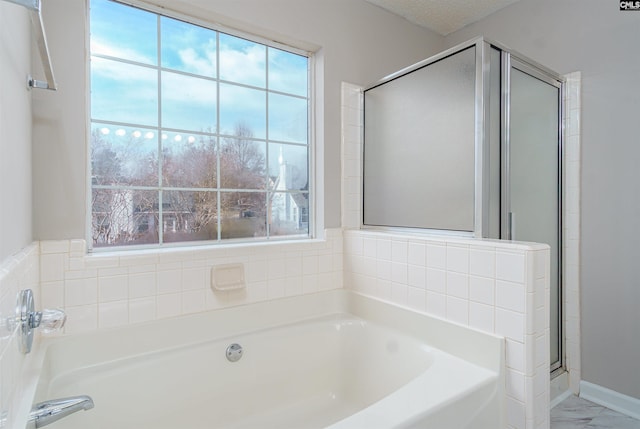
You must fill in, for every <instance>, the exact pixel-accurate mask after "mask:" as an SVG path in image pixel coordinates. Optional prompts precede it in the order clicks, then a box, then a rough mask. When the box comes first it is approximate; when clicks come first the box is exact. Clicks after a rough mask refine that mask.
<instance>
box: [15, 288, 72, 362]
mask: <svg viewBox="0 0 640 429" xmlns="http://www.w3.org/2000/svg"><path fill="white" fill-rule="evenodd" d="M15 320H16V324H17V325H18V330H19V333H20V341H19V342H18V344H19V346H20V351H21V352H22V353H24V354H27V353H29V352H30V351H31V346H32V345H33V330H34V329H36V328H37V327H39V326H42V327H43V331H44V332H52V331H55V330H58V329H61V328H62V327H63V326H64V324H65V322H66V320H67V316H66V314H64V311H62V310H43V311H35V304H34V301H33V292H32V291H31V289H26V290H23V291H21V292H20V293H19V294H18V303H17V306H16V318H15Z"/></svg>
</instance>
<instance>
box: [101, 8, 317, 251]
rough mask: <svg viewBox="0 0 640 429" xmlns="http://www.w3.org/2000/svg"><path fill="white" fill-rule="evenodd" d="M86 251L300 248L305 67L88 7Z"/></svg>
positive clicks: (240, 44)
mask: <svg viewBox="0 0 640 429" xmlns="http://www.w3.org/2000/svg"><path fill="white" fill-rule="evenodd" d="M90 26H91V27H90V28H91V36H90V38H91V60H90V61H91V63H90V69H91V119H90V122H91V124H90V126H91V131H90V132H91V135H90V152H91V194H92V195H91V235H92V237H91V241H92V243H93V247H94V248H96V247H106V246H130V245H156V246H158V245H164V244H168V243H176V242H197V241H217V242H220V241H222V240H229V239H242V240H254V239H258V240H265V239H270V238H275V237H294V236H296V237H308V236H309V231H310V226H309V212H310V191H309V189H310V186H309V154H310V151H309V135H310V133H309V120H308V118H309V101H310V100H309V89H308V88H309V58H308V57H307V56H305V55H302V54H301V53H299V52H293V50H290V49H287V50H284V49H282V48H281V47H276V46H271V45H266V44H263V43H259V42H257V41H253V40H250V39H249V38H242V37H237V36H235V35H231V34H226V33H224V32H221V31H216V30H214V29H211V28H205V27H202V26H199V25H194V24H191V23H188V22H185V21H183V20H179V19H175V18H173V17H168V16H164V15H159V14H156V13H154V12H150V11H147V10H143V9H139V8H136V7H132V6H128V5H124V4H120V3H117V2H115V1H110V0H91V13H90Z"/></svg>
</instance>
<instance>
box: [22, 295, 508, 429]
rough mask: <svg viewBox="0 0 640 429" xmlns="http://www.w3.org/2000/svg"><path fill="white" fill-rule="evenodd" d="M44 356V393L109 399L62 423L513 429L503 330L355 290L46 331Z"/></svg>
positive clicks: (200, 428) (40, 355)
mask: <svg viewBox="0 0 640 429" xmlns="http://www.w3.org/2000/svg"><path fill="white" fill-rule="evenodd" d="M231 344H239V345H240V346H241V347H242V354H241V358H240V359H239V360H237V361H235V362H231V361H229V360H228V359H227V354H226V351H227V348H228V347H229V346H230V345H231ZM236 355H237V354H236ZM32 361H33V365H34V366H37V367H38V369H37V370H34V371H33V372H34V373H35V372H37V373H38V374H39V375H38V377H37V387H35V388H34V389H35V393H34V395H33V401H32V402H33V403H35V402H39V401H43V400H47V399H55V398H60V397H66V396H75V395H90V396H91V397H92V398H93V400H94V402H95V408H94V409H92V410H89V411H80V412H78V413H75V414H73V415H71V416H69V417H66V418H64V419H62V420H60V421H58V422H56V423H54V424H51V425H50V426H48V427H50V428H51V429H56V428H57V429H80V428H82V429H107V428H109V429H113V428H117V429H134V428H135V429H146V428H149V429H151V428H153V429H169V428H171V429H176V428H179V429H205V428H208V429H210V428H256V429H268V428H274V429H276V428H277V429H289V428H290V429H297V428H300V429H306V428H309V429H311V428H331V429H358V428H363V429H365V428H366V429H373V428H412V427H416V428H419V427H420V428H433V429H449V428H450V429H464V428H469V429H471V428H473V429H485V428H486V429H497V428H503V427H505V423H504V417H503V414H504V404H503V402H504V374H503V373H504V369H503V365H504V344H503V340H502V339H501V338H498V337H495V336H492V335H488V334H484V333H481V332H478V331H474V330H471V329H469V328H466V327H463V326H459V325H455V324H452V323H449V322H446V321H443V320H440V319H437V318H433V317H429V316H427V315H424V314H420V313H417V312H413V311H411V310H408V309H404V308H400V307H397V306H393V305H390V304H387V303H384V302H381V301H378V300H375V299H372V298H368V297H365V296H362V295H358V294H356V293H353V292H349V291H345V290H336V291H329V292H323V293H318V294H313V295H304V296H298V297H292V298H285V299H280V300H275V301H269V302H263V303H257V304H251V305H245V306H239V307H233V308H227V309H223V310H217V311H211V312H208V313H199V314H194V315H189V316H184V317H179V318H174V319H168V320H159V321H155V322H150V323H145V324H138V325H131V326H127V327H123V328H116V329H110V330H101V331H95V332H92V333H88V334H83V335H74V336H66V337H58V338H54V339H46V340H43V341H42V342H41V343H40V344H39V346H38V350H37V351H36V352H35V353H34V357H33V359H32Z"/></svg>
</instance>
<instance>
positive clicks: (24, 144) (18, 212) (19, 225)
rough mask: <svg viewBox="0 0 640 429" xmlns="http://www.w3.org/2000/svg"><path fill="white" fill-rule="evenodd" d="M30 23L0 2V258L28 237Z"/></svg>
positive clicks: (25, 242)
mask: <svg viewBox="0 0 640 429" xmlns="http://www.w3.org/2000/svg"><path fill="white" fill-rule="evenodd" d="M30 52H31V23H30V21H29V15H28V13H27V10H26V9H25V8H23V7H20V6H17V5H13V4H9V3H6V2H0V207H1V209H0V262H1V261H3V260H4V259H5V258H7V257H8V256H10V255H12V254H14V253H17V252H18V251H20V249H22V248H23V247H25V246H27V245H28V244H29V243H31V241H32V233H31V231H32V229H31V92H30V91H29V90H28V89H27V75H28V74H29V73H30V72H31V54H30Z"/></svg>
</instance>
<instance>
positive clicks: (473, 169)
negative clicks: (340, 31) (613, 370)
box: [362, 39, 563, 372]
mask: <svg viewBox="0 0 640 429" xmlns="http://www.w3.org/2000/svg"><path fill="white" fill-rule="evenodd" d="M562 91H563V83H562V78H561V76H559V75H558V74H556V73H554V72H553V71H551V70H549V69H546V68H545V67H543V66H541V65H538V64H536V63H535V62H533V61H530V60H527V59H526V58H525V57H522V56H520V55H519V54H516V53H512V52H509V51H508V50H506V49H504V48H503V47H501V46H500V45H499V44H496V43H493V42H489V41H486V40H484V39H476V40H474V41H469V42H466V43H463V44H461V45H458V46H456V47H453V48H451V49H450V50H448V51H445V52H443V53H441V54H438V55H436V56H434V57H431V58H429V59H427V60H424V61H422V62H420V63H417V64H415V65H413V66H410V67H408V68H406V69H403V70H401V71H399V72H397V73H395V74H393V75H391V76H389V77H387V78H385V79H383V80H382V81H381V82H378V83H376V84H374V85H372V86H371V87H369V88H367V89H365V90H364V144H363V147H364V149H363V169H364V170H363V225H362V226H363V228H372V229H376V228H380V229H389V228H394V227H399V228H401V229H405V228H420V229H423V230H425V231H432V232H433V231H438V232H441V231H446V233H448V234H452V235H461V236H465V235H466V236H473V237H485V238H495V239H502V240H518V241H529V242H538V243H546V244H548V245H549V246H550V247H551V263H550V274H551V281H550V283H551V284H550V287H551V301H550V331H551V333H550V362H551V369H552V371H555V370H561V369H562V365H563V342H562V341H563V336H562V333H563V329H562V306H561V303H562V284H561V283H562V275H561V273H562V241H561V239H562V237H561V232H562V213H561V211H562V210H561V207H562V204H561V196H562V162H561V159H562ZM558 372H559V371H558Z"/></svg>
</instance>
